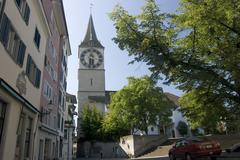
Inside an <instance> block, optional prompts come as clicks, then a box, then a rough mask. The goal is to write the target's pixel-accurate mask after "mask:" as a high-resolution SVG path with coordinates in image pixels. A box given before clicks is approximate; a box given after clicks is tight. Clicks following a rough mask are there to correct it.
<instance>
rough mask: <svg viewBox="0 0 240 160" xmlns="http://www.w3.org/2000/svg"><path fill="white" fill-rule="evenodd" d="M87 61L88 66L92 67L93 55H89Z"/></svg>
mask: <svg viewBox="0 0 240 160" xmlns="http://www.w3.org/2000/svg"><path fill="white" fill-rule="evenodd" d="M88 61H89V64H90V65H94V55H92V54H91V55H90V56H89V59H88Z"/></svg>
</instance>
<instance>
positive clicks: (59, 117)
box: [57, 113, 61, 129]
mask: <svg viewBox="0 0 240 160" xmlns="http://www.w3.org/2000/svg"><path fill="white" fill-rule="evenodd" d="M57 118H58V129H60V120H61V116H60V114H59V113H58V117H57Z"/></svg>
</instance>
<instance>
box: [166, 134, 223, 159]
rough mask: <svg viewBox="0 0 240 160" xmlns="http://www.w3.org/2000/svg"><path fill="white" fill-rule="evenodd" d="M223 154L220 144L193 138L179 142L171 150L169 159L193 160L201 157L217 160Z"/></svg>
mask: <svg viewBox="0 0 240 160" xmlns="http://www.w3.org/2000/svg"><path fill="white" fill-rule="evenodd" d="M221 152H222V149H221V146H220V143H219V142H217V141H210V140H207V139H200V138H195V137H191V138H185V139H182V140H179V141H177V142H176V143H175V145H174V146H173V147H172V148H171V149H170V150H169V158H170V160H176V158H184V159H185V160H193V159H195V158H200V157H210V158H211V159H212V160H215V159H216V156H217V155H220V154H221Z"/></svg>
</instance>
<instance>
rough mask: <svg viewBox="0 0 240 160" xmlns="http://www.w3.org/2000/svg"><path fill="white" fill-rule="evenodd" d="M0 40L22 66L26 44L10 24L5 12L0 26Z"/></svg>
mask: <svg viewBox="0 0 240 160" xmlns="http://www.w3.org/2000/svg"><path fill="white" fill-rule="evenodd" d="M0 41H1V42H2V44H3V46H4V47H5V49H6V50H7V52H8V54H9V55H10V56H11V58H12V59H13V60H14V62H15V63H16V64H18V65H19V66H20V67H22V65H23V62H24V57H25V51H26V46H25V44H24V43H23V42H22V41H21V40H20V38H19V36H18V35H17V33H16V32H15V31H14V29H13V27H12V26H11V22H10V21H9V19H8V17H7V16H6V15H5V14H4V15H3V19H2V23H1V26H0Z"/></svg>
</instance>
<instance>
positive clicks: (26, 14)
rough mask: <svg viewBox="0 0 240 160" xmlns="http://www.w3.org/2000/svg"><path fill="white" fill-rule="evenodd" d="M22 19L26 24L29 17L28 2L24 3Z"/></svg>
mask: <svg viewBox="0 0 240 160" xmlns="http://www.w3.org/2000/svg"><path fill="white" fill-rule="evenodd" d="M23 17H24V21H25V22H26V24H28V22H29V17H30V8H29V6H28V4H27V3H26V6H25V11H24V16H23Z"/></svg>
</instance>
